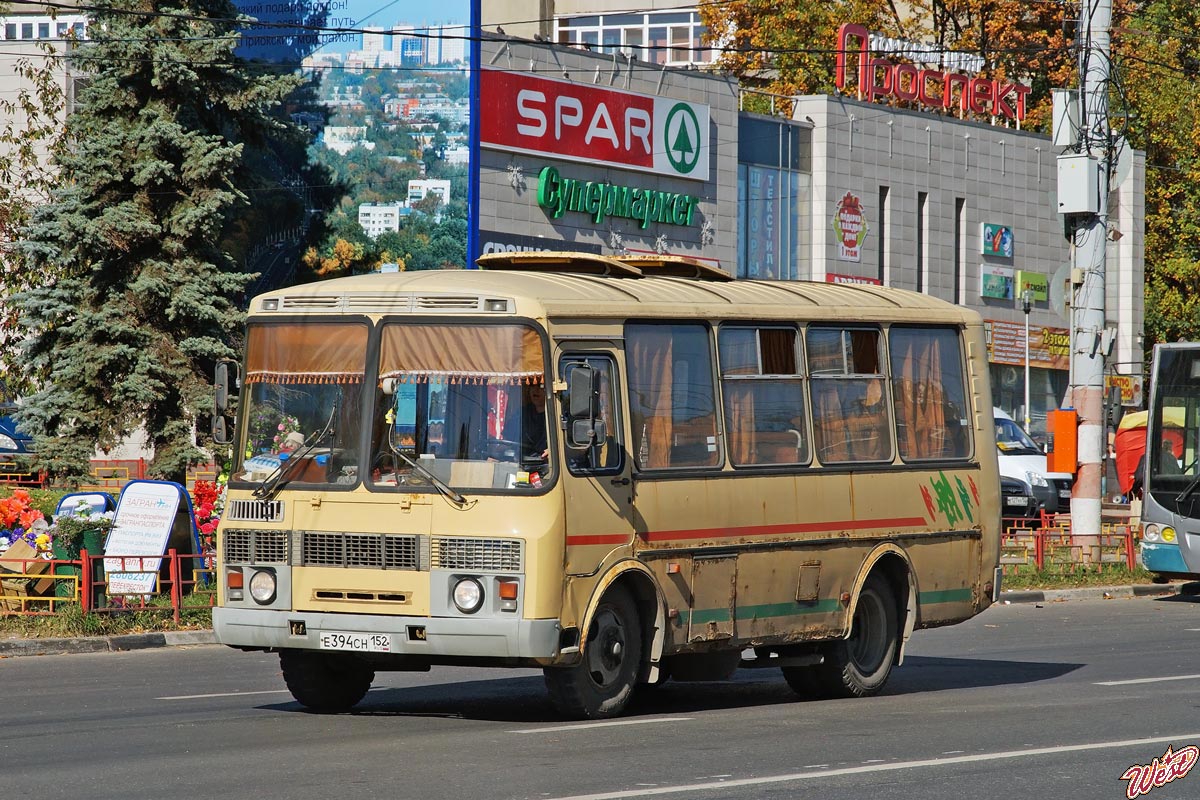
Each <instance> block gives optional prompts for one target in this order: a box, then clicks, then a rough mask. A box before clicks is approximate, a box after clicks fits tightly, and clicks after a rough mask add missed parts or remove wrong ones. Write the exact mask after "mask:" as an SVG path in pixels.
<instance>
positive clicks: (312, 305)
mask: <svg viewBox="0 0 1200 800" xmlns="http://www.w3.org/2000/svg"><path fill="white" fill-rule="evenodd" d="M653 261H654V260H653V259H649V260H647V261H643V262H640V263H638V264H637V265H635V264H633V263H631V264H629V265H628V266H629V269H628V272H626V273H625V274H624V275H623V276H622V277H614V276H613V274H612V273H610V274H609V275H598V274H587V273H580V272H562V271H556V270H552V269H549V268H548V266H549V264H548V263H547V264H546V265H545V266H539V267H533V268H531V269H524V270H523V269H512V268H511V267H505V268H502V269H500V270H496V269H487V270H479V269H472V270H422V271H414V272H393V273H372V274H369V275H355V276H351V277H346V278H333V279H330V280H325V281H317V282H314V283H308V284H303V285H299V286H290V287H286V288H281V289H276V290H273V291H270V292H266V293H264V294H261V295H258V296H257V297H255V298H254V300H253V301H252V302H251V305H250V313H251V315H252V316H256V317H257V316H260V315H262V314H263V313H264V312H267V314H268V315H271V314H274V313H278V314H314V313H317V314H323V313H332V314H354V313H357V314H400V313H423V314H433V313H439V312H441V313H447V314H451V313H468V314H469V313H472V312H481V313H482V312H487V311H490V310H492V309H491V308H489V307H488V305H487V303H486V301H487V300H489V299H496V300H503V299H510V300H513V301H515V306H516V308H515V309H514V308H512V307H511V306H508V307H506V308H504V310H505V311H507V312H509V313H511V312H512V311H514V310H515V311H516V312H517V313H518V314H521V315H522V316H528V317H535V318H541V317H577V318H622V317H653V316H663V317H689V318H696V317H702V318H709V319H734V318H746V317H747V316H753V317H759V318H763V319H775V318H777V319H822V318H826V319H828V318H836V319H841V320H846V319H853V318H855V317H862V318H866V319H871V320H880V321H887V320H913V319H918V320H921V321H930V320H931V319H934V318H936V319H937V320H939V321H942V322H947V323H953V324H971V323H974V324H978V323H979V322H980V317H979V315H978V314H977V313H976V312H974V311H971V310H970V309H967V308H964V307H962V306H956V305H954V304H953V303H949V302H947V301H944V300H939V299H937V298H934V297H930V296H929V295H925V294H920V293H917V292H911V291H906V290H903V289H893V288H887V287H883V286H876V285H870V284H835V283H820V282H815V281H760V280H714V279H711V278H708V277H707V276H703V277H698V278H697V277H680V276H678V275H673V274H667V275H663V274H655V267H654V263H653ZM668 268H669V269H672V270H673V269H675V267H673V266H672V267H668ZM708 269H710V270H711V269H712V268H711V267H710V268H708ZM634 273H637V274H634ZM272 300H273V301H274V302H273V303H266V301H272ZM272 306H273V307H272ZM848 312H850V313H848ZM914 312H916V313H914Z"/></svg>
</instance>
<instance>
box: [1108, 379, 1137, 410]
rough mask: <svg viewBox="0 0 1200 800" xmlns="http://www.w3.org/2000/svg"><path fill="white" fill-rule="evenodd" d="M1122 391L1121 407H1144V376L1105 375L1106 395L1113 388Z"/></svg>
mask: <svg viewBox="0 0 1200 800" xmlns="http://www.w3.org/2000/svg"><path fill="white" fill-rule="evenodd" d="M1114 386H1115V387H1117V388H1118V389H1120V390H1121V405H1123V406H1132V407H1134V408H1141V407H1142V376H1141V375H1105V376H1104V390H1105V392H1104V393H1105V395H1107V394H1108V391H1109V390H1110V389H1112V388H1113V387H1114Z"/></svg>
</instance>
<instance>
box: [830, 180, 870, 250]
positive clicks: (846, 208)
mask: <svg viewBox="0 0 1200 800" xmlns="http://www.w3.org/2000/svg"><path fill="white" fill-rule="evenodd" d="M833 230H834V232H835V233H837V242H838V258H840V259H841V260H842V261H861V260H862V243H863V239H866V238H867V221H866V219H865V218H864V217H863V207H862V200H861V199H860V198H858V197H857V196H856V195H853V194H851V193H850V192H846V195H845V196H844V197H843V198H842V199H841V200H838V202H837V209H836V210H835V211H834V214H833Z"/></svg>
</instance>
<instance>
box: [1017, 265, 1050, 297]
mask: <svg viewBox="0 0 1200 800" xmlns="http://www.w3.org/2000/svg"><path fill="white" fill-rule="evenodd" d="M1026 289H1028V290H1029V292H1030V297H1032V298H1033V299H1034V300H1041V301H1043V302H1045V301H1046V300H1049V299H1050V279H1049V278H1047V277H1046V276H1045V275H1043V274H1042V273H1040V272H1029V271H1028V270H1024V269H1019V270H1017V296H1018V297H1023V296H1024V295H1025V290H1026Z"/></svg>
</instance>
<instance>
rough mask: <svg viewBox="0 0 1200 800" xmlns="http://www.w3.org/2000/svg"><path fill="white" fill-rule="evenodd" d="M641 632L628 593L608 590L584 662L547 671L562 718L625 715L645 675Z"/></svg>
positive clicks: (595, 618)
mask: <svg viewBox="0 0 1200 800" xmlns="http://www.w3.org/2000/svg"><path fill="white" fill-rule="evenodd" d="M641 661H642V626H641V621H640V617H639V616H638V611H637V606H636V605H635V604H634V602H633V598H632V597H631V596H630V594H629V592H628V591H627V590H626V589H624V588H623V587H620V586H617V587H614V588H613V589H611V590H609V592H608V593H607V594H605V595H604V598H603V599H602V600H601V601H600V605H599V606H597V607H596V613H595V615H593V617H592V623H591V625H589V626H588V635H587V641H586V642H585V643H584V647H583V658H582V659H581V660H580V662H579V663H578V664H575V665H573V666H570V667H547V668H546V669H545V670H544V671H543V674H544V675H545V679H546V689H547V690H548V691H549V693H550V700H551V701H552V702H553V703H554V706H555V708H557V709H558V711H559V713H561V714H563V715H564V716H568V717H576V718H581V719H603V718H605V717H614V716H616V715H618V714H620V713H621V712H622V711H623V710H624V709H625V706H626V705H628V703H629V699H630V698H631V697H632V696H633V690H634V687H635V686H636V685H637V679H638V675H639V674H640V672H641V666H642V665H641Z"/></svg>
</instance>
